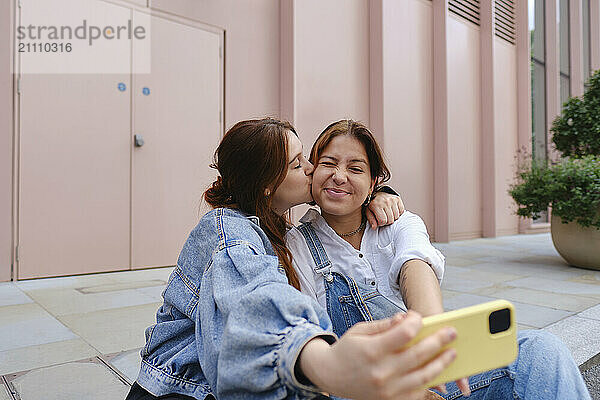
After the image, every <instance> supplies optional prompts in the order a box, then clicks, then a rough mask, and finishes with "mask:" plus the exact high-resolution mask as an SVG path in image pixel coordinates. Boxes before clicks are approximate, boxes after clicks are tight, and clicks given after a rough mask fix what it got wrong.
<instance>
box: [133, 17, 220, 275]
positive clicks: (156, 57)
mask: <svg viewBox="0 0 600 400" xmlns="http://www.w3.org/2000/svg"><path fill="white" fill-rule="evenodd" d="M134 15H137V12H136V13H135V14H134ZM220 45H221V35H219V34H217V33H214V32H208V31H205V30H202V29H199V28H196V27H192V26H189V25H184V24H182V23H178V22H174V21H170V20H166V19H164V18H158V17H152V54H151V57H152V72H151V73H150V74H140V75H136V76H134V84H133V90H134V92H133V104H134V115H133V118H134V131H133V133H134V134H138V135H142V136H143V139H144V145H143V146H142V147H136V148H134V150H133V163H132V165H133V168H132V207H131V209H132V267H134V268H137V267H148V266H161V265H174V264H175V263H176V261H177V255H178V254H179V251H180V250H181V247H182V245H183V243H184V242H185V239H186V238H187V235H188V234H189V232H190V231H191V229H192V228H193V227H194V226H195V225H196V223H197V221H198V219H199V216H200V215H201V213H200V210H199V206H200V200H201V198H202V193H203V192H204V190H206V188H207V187H208V186H209V184H210V183H211V182H212V181H213V180H214V178H215V171H214V170H213V169H211V168H209V165H210V164H211V162H212V157H213V153H214V151H215V149H216V147H217V145H218V142H219V140H220V137H221V133H222V129H221V123H220V117H219V116H220V112H221V110H222V97H221V82H222V79H221V77H222V66H221V58H220V56H219V48H220ZM134 54H135V57H137V55H138V54H137V51H134ZM136 59H137V58H136ZM134 61H135V59H134ZM205 211H206V208H203V209H202V214H203V213H204V212H205Z"/></svg>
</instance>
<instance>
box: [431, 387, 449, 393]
mask: <svg viewBox="0 0 600 400" xmlns="http://www.w3.org/2000/svg"><path fill="white" fill-rule="evenodd" d="M432 389H435V390H437V391H438V392H440V393H444V394H447V393H448V390H447V389H446V385H437V386H434V387H433V388H432Z"/></svg>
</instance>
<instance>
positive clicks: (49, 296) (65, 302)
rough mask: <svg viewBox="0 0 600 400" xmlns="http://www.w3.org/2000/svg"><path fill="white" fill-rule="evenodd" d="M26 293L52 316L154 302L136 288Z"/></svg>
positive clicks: (54, 290)
mask: <svg viewBox="0 0 600 400" xmlns="http://www.w3.org/2000/svg"><path fill="white" fill-rule="evenodd" d="M157 282H161V281H157ZM112 285H114V283H112ZM96 288H103V289H108V288H109V287H107V286H96ZM83 289H85V288H83ZM28 294H29V296H30V297H31V298H33V299H34V300H35V301H36V302H37V303H38V304H40V305H41V306H42V307H44V308H45V309H46V310H48V311H49V312H50V313H52V314H53V315H54V316H61V315H69V314H84V313H90V312H94V311H100V310H109V309H114V308H123V307H129V306H136V305H140V304H149V303H154V302H156V300H155V299H154V298H153V297H152V296H150V295H147V294H144V293H143V292H141V291H139V290H136V289H129V290H115V291H110V290H101V291H99V292H96V291H91V292H82V289H81V288H58V289H56V288H54V289H36V290H30V291H29V292H28Z"/></svg>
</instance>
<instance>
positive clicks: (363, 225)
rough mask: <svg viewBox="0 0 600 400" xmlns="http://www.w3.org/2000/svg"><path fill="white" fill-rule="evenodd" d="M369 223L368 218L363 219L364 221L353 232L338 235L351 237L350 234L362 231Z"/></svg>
mask: <svg viewBox="0 0 600 400" xmlns="http://www.w3.org/2000/svg"><path fill="white" fill-rule="evenodd" d="M366 224H367V220H366V218H365V219H363V220H362V222H361V223H360V225H359V226H358V228H356V229H355V230H353V231H352V232H348V233H338V235H340V236H341V237H349V236H354V235H356V234H357V233H358V232H360V231H362V230H363V229H364V228H365V225H366Z"/></svg>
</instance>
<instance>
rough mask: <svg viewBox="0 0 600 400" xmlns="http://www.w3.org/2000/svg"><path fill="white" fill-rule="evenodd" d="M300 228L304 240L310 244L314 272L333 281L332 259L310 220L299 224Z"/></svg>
mask: <svg viewBox="0 0 600 400" xmlns="http://www.w3.org/2000/svg"><path fill="white" fill-rule="evenodd" d="M298 230H299V231H300V233H302V236H304V240H305V241H306V244H307V245H308V250H310V254H311V256H312V258H313V260H314V262H315V267H314V268H313V270H314V272H315V273H317V274H319V275H322V276H323V277H324V278H325V279H326V280H327V281H328V282H331V272H330V271H331V261H329V257H327V252H326V251H325V248H324V247H323V244H322V243H321V240H320V239H319V237H318V236H317V233H316V232H315V230H314V228H313V227H312V225H311V223H310V222H305V223H303V224H302V225H300V226H298Z"/></svg>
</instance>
